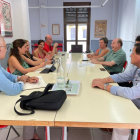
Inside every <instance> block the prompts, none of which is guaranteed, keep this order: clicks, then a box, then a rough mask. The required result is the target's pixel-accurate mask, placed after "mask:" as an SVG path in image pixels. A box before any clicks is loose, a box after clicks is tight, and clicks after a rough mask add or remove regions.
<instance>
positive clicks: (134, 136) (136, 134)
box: [132, 129, 138, 140]
mask: <svg viewBox="0 0 140 140" xmlns="http://www.w3.org/2000/svg"><path fill="white" fill-rule="evenodd" d="M137 138H138V129H134V135H133V137H132V140H137Z"/></svg>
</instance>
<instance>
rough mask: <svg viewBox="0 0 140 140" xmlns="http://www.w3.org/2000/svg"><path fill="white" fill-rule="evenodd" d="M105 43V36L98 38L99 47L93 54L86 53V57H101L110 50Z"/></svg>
mask: <svg viewBox="0 0 140 140" xmlns="http://www.w3.org/2000/svg"><path fill="white" fill-rule="evenodd" d="M107 44H108V39H107V38H106V37H103V38H100V40H99V46H100V48H99V49H98V51H97V52H95V53H94V54H88V55H87V57H88V58H99V57H103V56H104V55H106V54H107V53H108V52H109V51H110V49H109V48H108V47H107Z"/></svg>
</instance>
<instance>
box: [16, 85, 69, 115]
mask: <svg viewBox="0 0 140 140" xmlns="http://www.w3.org/2000/svg"><path fill="white" fill-rule="evenodd" d="M52 86H53V84H48V85H47V86H46V88H45V90H44V91H43V92H41V91H34V92H32V93H31V94H30V95H29V96H24V95H21V96H20V97H21V98H20V99H19V100H18V101H17V102H16V103H15V106H14V110H15V112H16V113H17V114H18V115H30V114H34V113H35V111H34V110H35V109H36V110H53V111H56V110H59V109H60V108H61V106H62V105H63V103H64V102H65V100H66V98H67V95H66V92H65V91H64V90H57V91H49V89H51V88H52ZM18 102H20V108H21V109H23V110H30V113H21V112H18V111H17V110H16V104H17V103H18Z"/></svg>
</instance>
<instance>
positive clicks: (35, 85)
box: [23, 76, 46, 90]
mask: <svg viewBox="0 0 140 140" xmlns="http://www.w3.org/2000/svg"><path fill="white" fill-rule="evenodd" d="M36 77H38V78H39V82H38V83H25V85H24V87H23V90H28V89H35V88H42V87H46V83H45V81H44V79H43V78H42V76H36Z"/></svg>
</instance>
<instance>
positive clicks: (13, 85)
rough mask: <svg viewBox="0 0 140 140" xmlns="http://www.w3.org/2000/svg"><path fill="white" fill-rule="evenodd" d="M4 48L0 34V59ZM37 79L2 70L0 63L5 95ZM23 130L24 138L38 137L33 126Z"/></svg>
mask: <svg viewBox="0 0 140 140" xmlns="http://www.w3.org/2000/svg"><path fill="white" fill-rule="evenodd" d="M6 49H7V46H6V44H5V40H4V38H3V37H2V36H0V60H2V59H4V58H5V54H6ZM38 80H39V79H38V78H37V77H28V76H26V75H23V76H21V77H20V76H17V75H13V74H10V73H8V72H7V71H6V70H4V69H3V68H2V67H1V65H0V92H4V93H5V94H7V95H10V96H13V95H17V94H19V93H20V92H21V90H22V89H23V86H24V83H26V82H29V83H35V82H38ZM23 130H24V133H23V138H24V140H29V139H40V138H39V137H38V135H37V134H36V131H35V127H34V126H26V127H23ZM29 132H30V136H29Z"/></svg>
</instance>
